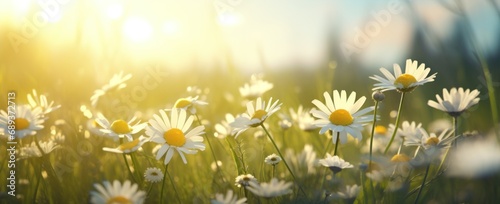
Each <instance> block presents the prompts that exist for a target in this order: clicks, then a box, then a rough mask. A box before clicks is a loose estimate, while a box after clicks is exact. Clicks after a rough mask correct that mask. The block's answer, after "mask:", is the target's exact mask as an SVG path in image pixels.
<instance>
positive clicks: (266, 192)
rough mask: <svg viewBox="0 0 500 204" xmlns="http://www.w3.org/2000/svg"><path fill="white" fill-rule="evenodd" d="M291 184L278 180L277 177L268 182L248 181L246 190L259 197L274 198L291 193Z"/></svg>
mask: <svg viewBox="0 0 500 204" xmlns="http://www.w3.org/2000/svg"><path fill="white" fill-rule="evenodd" d="M291 186H292V182H285V181H278V179H277V178H273V179H271V182H269V183H261V184H258V183H250V186H249V187H248V190H250V191H251V192H252V193H254V194H255V195H257V196H260V197H264V198H274V197H278V196H282V195H286V194H290V193H292V189H290V187H291Z"/></svg>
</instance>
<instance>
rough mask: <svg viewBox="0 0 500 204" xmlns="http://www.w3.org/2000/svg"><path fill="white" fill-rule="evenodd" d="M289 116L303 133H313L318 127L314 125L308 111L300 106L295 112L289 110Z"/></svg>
mask: <svg viewBox="0 0 500 204" xmlns="http://www.w3.org/2000/svg"><path fill="white" fill-rule="evenodd" d="M289 111H290V116H291V117H292V120H293V121H295V122H296V123H297V124H298V126H299V128H300V129H301V130H303V131H313V130H316V129H318V127H317V126H316V125H315V124H314V121H315V119H314V117H312V115H311V113H310V112H311V110H310V109H304V107H302V105H300V106H299V107H298V108H297V111H295V110H293V109H292V108H290V110H289Z"/></svg>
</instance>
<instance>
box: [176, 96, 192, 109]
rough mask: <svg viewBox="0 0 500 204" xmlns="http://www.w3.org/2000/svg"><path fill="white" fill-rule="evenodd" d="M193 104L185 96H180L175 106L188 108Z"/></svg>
mask: <svg viewBox="0 0 500 204" xmlns="http://www.w3.org/2000/svg"><path fill="white" fill-rule="evenodd" d="M190 105H191V101H189V100H187V99H185V98H180V99H178V100H177V101H176V102H175V105H174V107H176V108H186V107H188V106H190Z"/></svg>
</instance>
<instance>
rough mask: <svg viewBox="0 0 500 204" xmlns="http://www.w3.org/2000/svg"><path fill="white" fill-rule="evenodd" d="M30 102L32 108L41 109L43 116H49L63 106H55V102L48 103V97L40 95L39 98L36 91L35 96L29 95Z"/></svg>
mask: <svg viewBox="0 0 500 204" xmlns="http://www.w3.org/2000/svg"><path fill="white" fill-rule="evenodd" d="M28 102H29V104H30V106H31V108H36V107H40V108H41V109H42V113H43V114H48V113H50V112H52V111H54V110H56V109H59V108H60V107H61V105H56V106H54V101H51V102H50V103H49V102H47V97H46V96H45V95H40V97H38V94H37V93H36V90H35V89H33V95H31V94H28Z"/></svg>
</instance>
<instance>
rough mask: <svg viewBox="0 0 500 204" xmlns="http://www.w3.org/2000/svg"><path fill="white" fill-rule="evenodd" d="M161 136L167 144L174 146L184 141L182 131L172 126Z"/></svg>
mask: <svg viewBox="0 0 500 204" xmlns="http://www.w3.org/2000/svg"><path fill="white" fill-rule="evenodd" d="M163 138H165V141H167V144H169V145H171V146H175V147H182V145H184V144H185V143H186V137H185V136H184V133H183V132H182V131H181V130H179V129H177V128H172V129H170V130H168V131H167V132H165V133H164V134H163Z"/></svg>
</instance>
